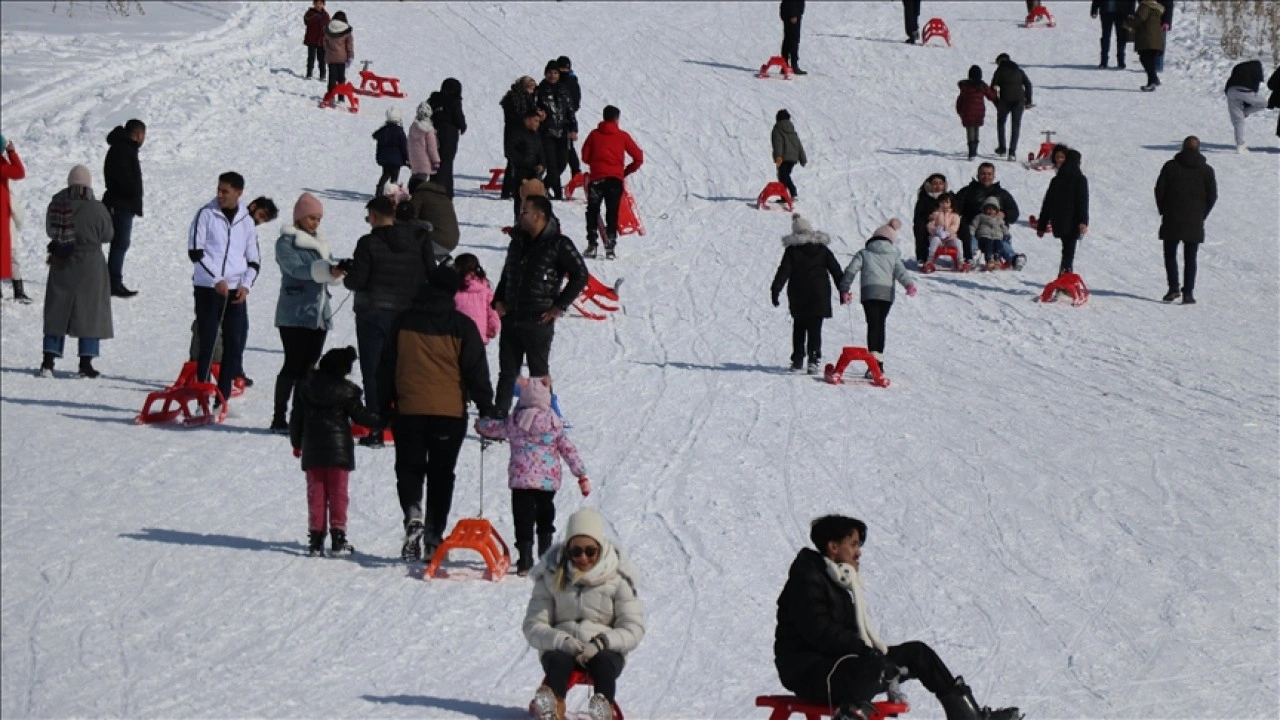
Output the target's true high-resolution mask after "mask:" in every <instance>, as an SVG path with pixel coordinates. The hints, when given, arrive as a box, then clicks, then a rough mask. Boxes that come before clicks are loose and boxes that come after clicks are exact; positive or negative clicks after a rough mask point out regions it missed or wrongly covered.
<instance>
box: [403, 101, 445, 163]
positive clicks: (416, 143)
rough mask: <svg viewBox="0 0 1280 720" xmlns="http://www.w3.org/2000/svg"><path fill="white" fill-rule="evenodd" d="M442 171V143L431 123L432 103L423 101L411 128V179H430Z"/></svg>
mask: <svg viewBox="0 0 1280 720" xmlns="http://www.w3.org/2000/svg"><path fill="white" fill-rule="evenodd" d="M439 169H440V143H439V140H438V139H437V138H436V128H435V125H434V124H432V122H431V103H430V102H429V101H427V100H423V101H422V102H420V103H418V109H417V111H416V112H415V113H414V116H413V124H412V125H410V126H409V172H410V176H409V179H410V180H412V179H413V178H414V177H417V176H419V175H421V176H422V178H423V179H424V180H426V179H430V178H431V176H432V175H434V174H436V172H437V171H438V170H439Z"/></svg>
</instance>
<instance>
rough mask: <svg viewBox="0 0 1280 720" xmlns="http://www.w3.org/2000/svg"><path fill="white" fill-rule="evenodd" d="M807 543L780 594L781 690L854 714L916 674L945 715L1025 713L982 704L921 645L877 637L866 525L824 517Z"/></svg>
mask: <svg viewBox="0 0 1280 720" xmlns="http://www.w3.org/2000/svg"><path fill="white" fill-rule="evenodd" d="M809 540H810V541H811V542H813V545H814V547H812V548H803V549H801V550H800V552H798V553H796V558H795V560H794V561H792V563H791V569H790V570H789V571H788V572H787V582H786V584H785V585H784V586H783V588H782V592H781V593H780V594H779V595H778V613H777V619H778V624H777V629H776V630H775V632H774V636H773V663H774V667H775V668H776V669H777V671H778V678H779V679H780V680H781V681H782V685H783V687H785V688H787V689H788V690H790V691H791V692H793V693H795V694H796V695H797V696H799V698H800V699H801V700H804V701H806V702H811V703H823V704H826V705H827V706H829V707H839V708H841V709H840V711H839V713H838V715H839V716H840V717H848V718H852V717H866V716H867V713H869V712H870V711H869V710H868V709H867V706H868V704H869V701H870V700H871V698H873V697H875V696H876V695H877V694H879V693H881V692H884V691H885V689H886V686H888V687H890V688H891V687H892V686H893V685H894V684H895V683H896V682H897V681H898V680H903V679H906V678H913V679H916V680H919V681H920V683H921V684H922V685H924V686H925V688H926V689H927V690H928V691H929V692H931V693H933V694H934V696H936V697H937V698H938V702H940V703H941V704H942V709H943V711H944V712H945V713H946V718H947V720H1020V718H1022V713H1021V712H1020V711H1019V710H1018V708H1016V707H1009V708H1000V709H997V710H993V709H991V708H989V707H980V706H979V705H978V703H977V701H976V700H975V699H974V697H973V691H972V690H970V689H969V685H968V684H967V683H965V681H964V678H962V677H957V676H954V675H952V674H951V671H950V670H949V669H948V668H947V666H946V664H945V663H943V662H942V659H941V658H939V657H938V654H937V653H936V652H935V651H934V650H933V648H931V647H929V646H928V645H926V644H925V643H923V642H920V641H917V640H912V641H909V642H905V643H902V644H901V645H887V644H885V643H884V641H882V640H881V639H880V638H879V637H878V636H877V635H876V632H875V630H874V629H873V628H872V626H871V621H870V618H871V614H870V613H869V612H868V611H867V603H866V599H865V598H866V591H865V590H864V586H863V580H862V575H861V574H860V572H861V567H862V565H861V558H862V548H863V546H864V544H865V543H866V542H867V525H866V523H864V522H862V521H861V520H858V519H856V518H851V517H845V516H843V515H826V516H824V517H820V518H818V519H816V520H814V521H813V523H812V524H811V525H810V530H809ZM904 671H905V672H904Z"/></svg>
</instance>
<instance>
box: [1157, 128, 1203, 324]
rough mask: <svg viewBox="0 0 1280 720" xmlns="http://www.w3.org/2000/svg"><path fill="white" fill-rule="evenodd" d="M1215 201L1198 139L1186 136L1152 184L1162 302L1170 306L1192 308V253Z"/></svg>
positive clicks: (1199, 239)
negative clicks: (1164, 289) (1161, 264)
mask: <svg viewBox="0 0 1280 720" xmlns="http://www.w3.org/2000/svg"><path fill="white" fill-rule="evenodd" d="M1217 201H1218V181H1217V178H1216V177H1215V176H1214V173H1213V168H1212V167H1209V163H1207V162H1205V159H1204V155H1201V154H1200V138H1198V137H1196V136H1194V135H1190V136H1188V137H1187V139H1185V140H1183V141H1182V152H1179V153H1178V154H1177V155H1174V156H1173V159H1172V160H1170V161H1168V162H1166V163H1165V164H1164V167H1163V168H1161V169H1160V177H1159V178H1158V179H1157V180H1156V209H1157V210H1159V211H1160V218H1161V219H1160V239H1161V240H1163V241H1164V272H1165V277H1166V279H1167V280H1168V281H1169V292H1167V293H1165V296H1164V297H1163V298H1162V300H1164V301H1165V302H1167V303H1171V302H1173V301H1174V300H1177V299H1178V298H1179V297H1181V298H1182V304H1183V305H1194V304H1195V302H1196V298H1195V295H1194V294H1193V292H1194V290H1195V286H1196V252H1197V251H1198V250H1199V249H1200V243H1202V242H1204V221H1205V218H1207V217H1209V213H1210V212H1212V211H1213V205H1214V203H1216V202H1217ZM1178 243H1182V259H1183V263H1184V265H1185V271H1184V273H1183V279H1182V286H1181V287H1179V286H1178Z"/></svg>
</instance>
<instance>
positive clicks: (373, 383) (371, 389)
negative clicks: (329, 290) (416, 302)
mask: <svg viewBox="0 0 1280 720" xmlns="http://www.w3.org/2000/svg"><path fill="white" fill-rule="evenodd" d="M365 210H366V212H367V213H368V215H367V219H368V222H369V225H370V228H371V229H370V231H369V234H368V235H365V236H364V237H362V238H360V239H359V240H357V241H356V249H355V252H354V253H352V258H351V263H350V267H349V269H348V270H347V275H346V277H344V278H343V279H342V284H343V285H344V286H346V288H347V289H348V290H350V291H351V292H352V293H354V294H355V300H354V302H353V303H352V306H353V308H354V310H355V314H356V345H357V346H358V347H359V348H360V374H361V376H362V377H363V379H364V390H365V393H366V394H367V396H368V397H370V398H377V397H379V395H378V363H379V362H380V360H381V358H382V348H383V346H385V345H386V344H387V341H388V339H389V338H390V336H391V328H392V325H393V324H394V323H395V320H396V318H397V317H399V315H400V313H402V312H404V311H405V310H406V309H408V307H409V305H410V304H411V303H412V302H413V297H414V295H415V294H416V293H417V291H418V286H419V285H421V284H422V282H423V281H424V280H425V279H426V277H427V275H428V273H430V272H431V269H432V268H434V267H435V264H436V261H435V254H434V253H433V252H432V249H431V241H430V239H429V238H428V236H427V231H426V230H425V229H424V228H421V227H418V226H415V225H410V224H407V223H397V222H396V219H395V207H394V206H393V205H392V204H391V198H389V197H387V196H386V195H379V196H378V197H376V198H374V199H372V200H370V201H369V203H368V204H367V205H365ZM360 444H361V445H365V446H368V447H382V446H383V440H382V432H381V431H378V432H371V433H369V434H368V435H366V436H364V437H363V438H361V439H360Z"/></svg>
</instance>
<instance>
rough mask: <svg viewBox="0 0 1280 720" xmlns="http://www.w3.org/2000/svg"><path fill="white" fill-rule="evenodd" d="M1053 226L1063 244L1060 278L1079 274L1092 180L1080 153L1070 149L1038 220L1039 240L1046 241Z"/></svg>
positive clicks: (1045, 198)
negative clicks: (1078, 254) (1082, 166)
mask: <svg viewBox="0 0 1280 720" xmlns="http://www.w3.org/2000/svg"><path fill="white" fill-rule="evenodd" d="M1050 225H1052V226H1053V230H1052V232H1053V236H1054V237H1056V238H1059V239H1060V240H1062V261H1061V262H1060V263H1059V265H1058V274H1059V275H1062V274H1064V273H1069V272H1075V270H1074V269H1073V268H1072V266H1073V265H1074V263H1075V257H1076V244H1077V243H1079V242H1080V238H1082V237H1084V236H1085V234H1087V233H1088V232H1089V180H1088V178H1086V177H1085V176H1084V173H1083V172H1082V171H1081V169H1080V151H1079V150H1075V149H1068V150H1067V155H1066V159H1065V160H1064V161H1063V163H1062V166H1061V167H1059V168H1058V173H1057V174H1056V175H1054V176H1053V179H1052V180H1050V181H1049V188H1048V189H1047V190H1045V192H1044V202H1043V203H1041V205H1040V215H1039V216H1038V217H1036V237H1044V234H1045V233H1046V232H1049V231H1050V230H1049V226H1050Z"/></svg>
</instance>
